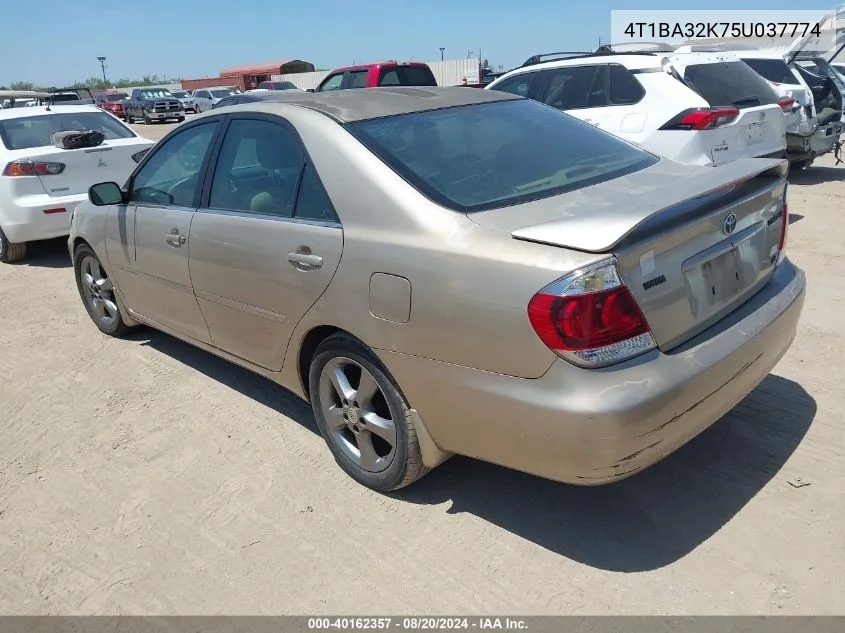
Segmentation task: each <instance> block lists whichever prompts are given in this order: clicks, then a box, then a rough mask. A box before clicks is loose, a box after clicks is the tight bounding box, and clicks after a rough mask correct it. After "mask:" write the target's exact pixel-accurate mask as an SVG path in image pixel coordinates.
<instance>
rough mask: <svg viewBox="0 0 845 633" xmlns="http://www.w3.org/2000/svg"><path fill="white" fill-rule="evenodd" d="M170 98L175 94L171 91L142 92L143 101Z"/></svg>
mask: <svg viewBox="0 0 845 633" xmlns="http://www.w3.org/2000/svg"><path fill="white" fill-rule="evenodd" d="M168 97H171V98H172V97H173V93H172V92H170V91H169V90H164V89H162V90H144V91H143V92H141V98H142V99H166V98H168Z"/></svg>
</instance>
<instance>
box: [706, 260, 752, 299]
mask: <svg viewBox="0 0 845 633" xmlns="http://www.w3.org/2000/svg"><path fill="white" fill-rule="evenodd" d="M741 270H742V265H741V258H740V253H739V249H738V248H732V249H731V250H729V251H728V252H727V253H722V254H721V255H719V256H717V257H714V258H713V259H711V260H710V261H707V262H704V263H703V264H702V265H701V276H702V277H703V279H704V287H705V289H706V297H707V303H708V304H709V305H711V306H712V305H720V304H721V303H723V302H724V301H725V300H727V299H730V298H731V297H732V296H734V295H735V294H736V293H737V292H739V291H740V290H741V289H742V286H743V284H742V275H741Z"/></svg>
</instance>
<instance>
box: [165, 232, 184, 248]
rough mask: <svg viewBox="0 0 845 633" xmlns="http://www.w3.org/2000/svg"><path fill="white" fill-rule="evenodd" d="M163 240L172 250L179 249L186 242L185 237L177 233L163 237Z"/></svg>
mask: <svg viewBox="0 0 845 633" xmlns="http://www.w3.org/2000/svg"><path fill="white" fill-rule="evenodd" d="M164 239H165V240H167V243H168V244H170V245H171V246H172V247H173V248H180V247H182V246H184V244H185V242H187V241H188V238H187V237H185V236H184V235H182V234H181V233H177V232H174V233H168V234H167V235H165V236H164Z"/></svg>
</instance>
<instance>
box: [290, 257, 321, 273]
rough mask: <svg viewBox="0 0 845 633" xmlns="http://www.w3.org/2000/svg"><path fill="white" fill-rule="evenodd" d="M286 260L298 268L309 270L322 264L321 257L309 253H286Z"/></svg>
mask: <svg viewBox="0 0 845 633" xmlns="http://www.w3.org/2000/svg"><path fill="white" fill-rule="evenodd" d="M288 261H289V262H290V263H291V264H293V265H294V266H295V267H296V268H299V270H310V269H312V268H319V267H320V266H322V265H323V258H322V257H320V256H319V255H311V254H310V253H288Z"/></svg>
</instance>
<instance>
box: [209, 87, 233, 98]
mask: <svg viewBox="0 0 845 633" xmlns="http://www.w3.org/2000/svg"><path fill="white" fill-rule="evenodd" d="M239 92H240V90H238V89H237V88H220V89H218V90H212V91H211V96H212V97H214V98H215V99H222V98H223V97H228V96H229V95H235V94H238V93H239Z"/></svg>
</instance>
